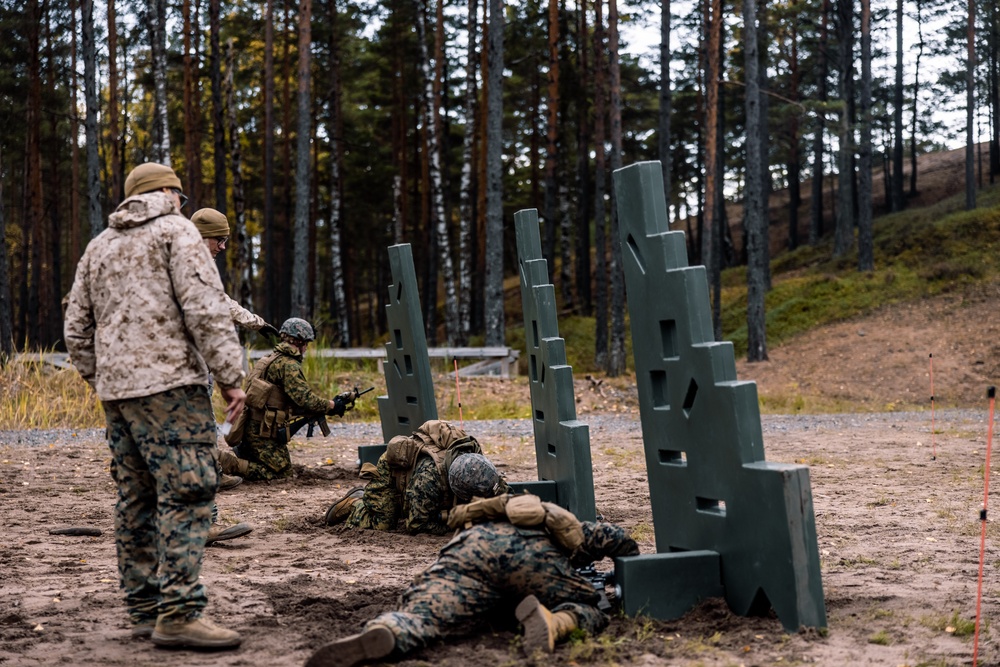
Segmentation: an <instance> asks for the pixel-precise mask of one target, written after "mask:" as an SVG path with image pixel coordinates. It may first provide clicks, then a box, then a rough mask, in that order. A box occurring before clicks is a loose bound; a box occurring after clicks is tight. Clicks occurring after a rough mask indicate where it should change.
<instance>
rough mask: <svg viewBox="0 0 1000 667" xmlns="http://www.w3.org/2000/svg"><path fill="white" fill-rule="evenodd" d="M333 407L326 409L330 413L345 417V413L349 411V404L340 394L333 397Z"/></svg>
mask: <svg viewBox="0 0 1000 667" xmlns="http://www.w3.org/2000/svg"><path fill="white" fill-rule="evenodd" d="M331 402H332V403H333V407H332V408H330V409H329V410H327V411H326V414H328V415H337V416H338V417H343V416H344V413H345V412H347V405H346V404H345V403H344V400H343V399H342V398H341V397H340V396H339V395H338V396H334V397H333V401H331Z"/></svg>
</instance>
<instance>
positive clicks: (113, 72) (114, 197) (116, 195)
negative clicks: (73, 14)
mask: <svg viewBox="0 0 1000 667" xmlns="http://www.w3.org/2000/svg"><path fill="white" fill-rule="evenodd" d="M87 1H88V0H84V2H87ZM91 1H92V0H91ZM107 2H108V137H109V140H110V141H109V143H110V144H111V150H110V151H108V152H109V153H111V173H110V174H109V179H108V183H109V186H110V192H109V199H110V200H111V205H112V206H113V207H114V206H117V205H118V203H119V202H120V201H121V200H122V197H123V196H124V192H123V190H122V188H123V185H124V183H125V179H124V177H123V176H122V160H121V154H120V153H119V150H118V146H119V142H120V140H121V131H120V130H119V129H118V113H119V112H118V23H117V22H118V18H117V15H116V12H115V0H107ZM73 69H74V71H75V70H76V68H75V67H74V68H73ZM73 136H74V137H75V136H76V131H75V130H74V131H73ZM74 145H76V142H74ZM76 171H77V169H76V167H73V172H74V174H75V173H76ZM75 190H76V188H74V191H75ZM79 256H80V255H79V253H77V252H74V254H73V257H74V258H79ZM73 263H74V264H76V262H75V261H74V262H73Z"/></svg>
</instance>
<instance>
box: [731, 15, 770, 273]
mask: <svg viewBox="0 0 1000 667" xmlns="http://www.w3.org/2000/svg"><path fill="white" fill-rule="evenodd" d="M757 2H758V3H759V4H758V7H757V21H758V28H757V38H758V41H762V42H763V43H764V44H766V43H767V0H757ZM758 51H759V52H760V64H759V66H758V68H757V88H758V90H759V91H760V96H759V97H760V163H761V164H760V184H761V190H760V218H761V226H762V228H763V230H764V231H763V236H764V239H763V243H762V245H761V253H760V256H759V257H758V258H757V259H758V262H759V263H760V266H759V267H758V268H759V269H760V271H761V273H762V274H763V276H764V290H765V291H767V292H769V291H771V232H770V230H771V122H770V110H771V101H770V96H769V95H768V94H767V91H768V79H767V64H768V60H767V48H764V49H763V50H761V49H758ZM725 229H726V230H727V231H728V230H729V227H725Z"/></svg>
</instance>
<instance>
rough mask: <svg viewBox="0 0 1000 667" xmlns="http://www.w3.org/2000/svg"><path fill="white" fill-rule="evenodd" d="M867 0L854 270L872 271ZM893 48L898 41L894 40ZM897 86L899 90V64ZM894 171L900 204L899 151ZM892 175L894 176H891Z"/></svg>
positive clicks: (899, 120) (865, 2) (864, 3)
mask: <svg viewBox="0 0 1000 667" xmlns="http://www.w3.org/2000/svg"><path fill="white" fill-rule="evenodd" d="M898 7H899V9H898V12H899V18H900V19H901V16H902V0H900V4H899V5H898ZM871 22H872V14H871V0H861V105H860V106H861V108H860V109H859V111H860V112H861V143H860V145H859V146H858V171H859V172H860V173H859V174H858V271H874V270H875V249H874V247H873V241H872V36H871ZM896 45H897V47H899V46H901V42H900V41H897V43H896ZM899 68H900V69H899V71H898V72H897V75H896V76H897V81H896V82H897V84H898V85H899V87H900V90H902V85H903V73H902V63H899ZM901 98H902V95H901V94H900V99H899V100H898V101H899V102H900V104H899V108H900V111H899V113H898V114H897V116H896V130H897V131H898V134H897V136H896V142H897V146H902V140H903V113H902V99H901ZM898 157H899V161H898V163H897V169H898V170H899V177H898V178H894V179H893V185H894V188H893V189H894V190H898V193H897V194H898V196H899V197H900V201H902V192H903V175H902V172H903V164H902V161H903V155H902V150H900V151H899V155H898ZM893 176H895V174H893Z"/></svg>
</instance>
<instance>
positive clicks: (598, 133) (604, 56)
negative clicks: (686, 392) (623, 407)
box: [594, 0, 608, 368]
mask: <svg viewBox="0 0 1000 667" xmlns="http://www.w3.org/2000/svg"><path fill="white" fill-rule="evenodd" d="M603 4H604V0H594V247H595V254H596V262H595V267H594V308H595V313H594V325H595V332H594V365H595V366H597V367H598V368H606V367H607V364H608V267H607V261H608V242H607V225H608V213H607V209H606V207H605V203H604V194H605V193H604V190H605V183H606V182H607V181H606V171H605V170H606V166H605V162H604V159H605V155H604V150H605V136H604V124H605V118H606V116H607V109H606V101H607V97H608V89H607V85H608V84H607V67H608V53H607V49H606V47H605V44H604V17H603V16H602V11H601V9H602V6H603Z"/></svg>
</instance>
